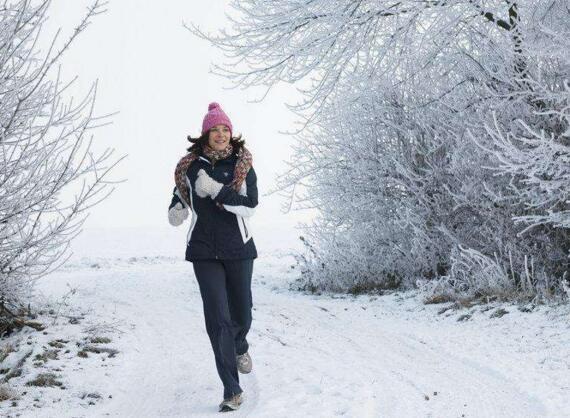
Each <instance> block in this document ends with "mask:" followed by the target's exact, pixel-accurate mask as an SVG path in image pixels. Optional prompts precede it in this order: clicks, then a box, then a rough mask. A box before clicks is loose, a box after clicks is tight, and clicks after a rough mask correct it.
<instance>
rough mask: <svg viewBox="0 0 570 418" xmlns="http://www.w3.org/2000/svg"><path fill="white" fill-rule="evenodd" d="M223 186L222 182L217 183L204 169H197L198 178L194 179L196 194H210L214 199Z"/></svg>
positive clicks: (201, 195)
mask: <svg viewBox="0 0 570 418" xmlns="http://www.w3.org/2000/svg"><path fill="white" fill-rule="evenodd" d="M223 186H224V185H223V184H222V183H218V182H217V181H216V180H214V179H213V178H212V177H210V176H209V175H208V173H206V172H205V171H204V170H200V171H198V178H197V179H196V194H197V195H198V196H200V197H208V196H210V197H211V198H212V199H215V197H216V196H217V195H218V193H220V190H221V189H222V187H223Z"/></svg>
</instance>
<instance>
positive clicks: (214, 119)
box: [202, 102, 233, 136]
mask: <svg viewBox="0 0 570 418" xmlns="http://www.w3.org/2000/svg"><path fill="white" fill-rule="evenodd" d="M216 125H226V126H227V127H228V128H230V136H232V131H233V128H232V122H231V121H230V118H228V115H226V114H225V113H224V111H223V110H222V108H221V107H220V105H219V104H218V103H216V102H212V103H210V104H209V105H208V113H206V116H204V121H203V122H202V134H205V133H206V132H208V131H209V130H210V129H212V128H213V127H214V126H216Z"/></svg>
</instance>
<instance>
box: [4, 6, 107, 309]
mask: <svg viewBox="0 0 570 418" xmlns="http://www.w3.org/2000/svg"><path fill="white" fill-rule="evenodd" d="M49 6H50V1H49V0H44V1H41V2H33V1H30V0H20V1H16V0H14V1H4V2H3V3H2V4H1V5H0V299H1V301H2V307H3V308H4V309H9V308H10V307H12V308H14V307H17V306H18V305H19V304H21V303H23V302H25V298H26V297H27V296H29V292H30V290H31V289H32V285H33V282H34V281H35V280H36V279H37V278H38V277H40V276H42V275H45V274H46V273H48V272H50V271H52V270H53V269H54V268H56V267H58V266H60V265H61V264H62V263H63V262H64V261H65V260H66V259H67V255H68V254H69V252H68V249H69V244H70V241H71V240H72V239H73V238H74V237H75V236H76V235H77V234H78V233H79V232H80V228H81V225H82V223H83V221H84V220H85V217H86V215H87V211H88V209H89V208H91V207H92V206H93V205H95V204H97V203H98V202H100V201H101V200H103V199H105V198H106V197H107V196H108V195H109V193H110V192H111V191H112V190H111V189H110V188H109V187H108V185H109V183H110V182H109V181H107V180H106V179H107V177H108V174H109V172H110V171H111V169H112V168H113V167H114V166H115V165H116V164H117V163H118V160H116V159H112V158H111V155H112V152H113V151H112V150H110V149H107V150H105V151H103V152H102V153H100V154H99V155H95V154H94V153H93V152H92V151H91V145H92V140H93V138H92V130H93V129H94V128H97V127H98V126H101V125H102V124H104V123H105V118H102V117H97V116H95V114H94V104H95V94H96V84H94V85H93V86H92V88H91V89H90V91H89V92H88V93H87V94H86V95H85V97H83V98H82V99H81V100H79V101H74V100H73V98H69V99H66V97H67V91H68V89H69V87H70V85H71V84H72V82H64V81H62V80H61V79H60V76H59V70H58V67H57V65H58V63H59V61H60V59H61V57H62V55H63V53H64V52H65V51H66V50H67V49H68V48H69V47H70V45H71V44H72V43H73V41H74V40H75V39H76V38H77V36H78V35H79V34H80V33H81V32H83V31H84V30H85V28H86V27H87V26H88V25H89V23H90V21H91V19H92V18H93V17H94V16H96V15H97V14H99V13H102V12H103V4H102V3H100V2H99V1H95V2H94V3H93V4H92V5H91V6H90V7H89V9H88V10H87V13H86V14H85V16H84V18H83V19H82V21H81V22H80V23H79V25H78V26H77V27H76V28H75V29H74V30H73V33H72V34H71V36H70V37H69V38H68V39H67V40H65V41H63V42H59V33H58V35H56V36H55V37H54V39H53V40H52V42H51V47H50V48H49V50H48V51H47V52H45V53H42V52H41V51H40V50H39V48H38V46H37V45H38V40H39V39H41V36H42V32H41V28H42V23H43V22H44V21H45V19H46V13H47V11H48V8H49ZM58 45H59V46H58Z"/></svg>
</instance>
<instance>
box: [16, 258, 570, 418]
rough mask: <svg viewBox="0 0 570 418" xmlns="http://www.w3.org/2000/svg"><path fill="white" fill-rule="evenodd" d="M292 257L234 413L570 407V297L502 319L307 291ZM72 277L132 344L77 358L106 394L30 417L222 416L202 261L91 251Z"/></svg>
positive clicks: (98, 318) (260, 269) (481, 413)
mask: <svg viewBox="0 0 570 418" xmlns="http://www.w3.org/2000/svg"><path fill="white" fill-rule="evenodd" d="M289 261H290V260H287V259H284V258H282V257H269V256H268V257H264V258H260V259H258V260H257V261H256V265H255V268H254V270H255V272H254V284H253V295H254V306H255V307H254V309H255V311H254V322H253V326H252V330H251V333H250V337H249V341H250V345H251V349H250V352H251V354H252V357H253V361H254V371H253V373H251V374H250V375H246V376H241V381H242V387H243V388H244V390H245V392H246V402H245V403H244V404H243V406H242V409H241V410H240V411H238V412H235V413H232V414H231V415H232V416H235V417H239V416H244V417H245V416H248V417H309V416H310V417H332V416H348V417H438V418H439V417H462V416H465V417H546V416H550V417H563V416H570V411H569V410H568V409H567V408H568V406H567V405H568V404H567V399H568V396H569V395H570V377H569V376H570V338H569V335H570V332H569V328H568V311H567V310H566V311H565V312H563V311H560V310H554V311H553V312H555V313H554V314H556V315H561V316H562V315H565V316H564V317H561V318H552V317H551V318H550V319H547V313H546V312H538V313H537V312H534V313H532V314H528V313H521V312H519V311H518V310H516V309H514V308H513V307H511V308H509V307H507V310H509V311H510V313H509V314H507V315H505V316H503V317H502V318H497V319H489V316H490V313H491V312H492V311H488V312H481V310H484V308H483V307H477V308H474V309H472V314H473V317H472V318H471V320H469V321H466V322H458V321H457V317H458V316H459V315H460V314H464V313H466V312H467V311H462V312H459V313H458V312H449V313H447V314H443V315H438V314H437V311H438V310H439V309H441V305H438V306H425V305H422V304H420V303H419V302H418V298H417V297H416V296H414V295H411V294H403V295H390V296H383V297H369V296H360V297H346V298H344V297H330V296H312V295H303V294H299V293H293V292H290V291H288V290H287V289H286V285H285V280H284V279H285V278H287V277H288V276H289V275H290V274H294V271H293V270H291V269H290V264H291V263H290V262H289ZM90 266H91V267H90ZM67 283H69V284H71V285H73V286H78V291H77V292H76V294H75V296H74V298H75V302H74V304H76V305H77V304H79V305H81V308H82V310H84V311H88V312H89V314H88V315H87V316H86V318H88V320H89V321H91V322H92V323H91V324H90V325H97V324H98V323H99V324H103V325H104V324H114V325H113V326H114V327H116V328H117V330H118V331H121V332H122V333H119V332H117V334H116V336H115V337H114V339H113V347H114V348H117V349H118V350H119V351H120V353H119V354H118V355H117V357H115V358H114V359H113V360H112V367H108V366H109V364H108V363H109V362H110V360H108V361H107V362H106V363H107V364H106V367H105V368H101V367H99V366H100V365H101V363H96V362H92V363H90V364H91V366H89V367H85V368H81V369H79V370H74V371H71V370H68V371H67V373H68V378H69V379H71V380H73V381H74V383H73V384H69V386H70V387H76V388H78V389H82V390H83V391H89V390H98V391H99V392H101V394H102V395H103V396H102V399H103V400H102V401H100V402H98V403H97V404H96V405H93V406H89V407H86V406H80V407H78V406H73V404H72V403H70V402H58V403H53V404H49V402H47V403H46V404H45V406H44V407H42V408H41V409H39V410H35V411H34V414H33V415H30V416H73V417H78V416H117V417H194V416H196V417H202V416H203V417H207V416H212V417H213V416H219V413H218V412H217V404H218V403H219V401H220V400H221V399H220V398H221V395H222V387H221V384H220V382H219V380H218V377H217V375H216V371H215V366H214V360H213V354H212V352H211V349H210V345H209V341H208V339H207V336H206V332H205V330H204V325H203V317H202V306H201V300H200V295H199V292H198V287H197V284H196V282H195V279H194V277H193V274H192V269H191V264H190V263H185V262H181V261H175V260H174V259H168V258H160V257H157V258H154V259H146V258H141V259H125V260H123V261H118V262H116V261H114V262H110V263H105V262H104V261H102V262H99V263H98V264H97V265H95V266H94V265H93V262H92V261H90V262H88V263H83V264H81V263H79V264H76V265H75V266H73V265H72V266H70V267H68V268H67V269H65V270H64V271H62V272H59V273H57V274H54V275H53V276H52V277H51V278H50V281H49V292H51V293H52V294H53V295H54V296H57V294H58V292H59V293H61V294H63V293H64V292H65V289H66V284H67ZM47 289H48V285H47V283H46V292H47V291H48V290H47ZM544 309H545V310H546V309H547V308H544ZM554 314H551V316H552V315H554ZM446 315H447V316H446ZM89 318H90V319H89ZM85 325H86V326H87V325H88V324H85ZM89 360H91V359H89ZM78 382H81V383H78ZM97 385H98V387H97ZM45 390H46V391H47V392H46V394H47V396H48V397H49V396H51V395H49V393H50V392H49V391H50V389H45ZM53 391H57V389H53ZM60 392H61V391H60ZM109 395H110V396H111V397H109ZM54 396H55V395H54ZM59 396H61V393H59ZM24 416H25V414H24Z"/></svg>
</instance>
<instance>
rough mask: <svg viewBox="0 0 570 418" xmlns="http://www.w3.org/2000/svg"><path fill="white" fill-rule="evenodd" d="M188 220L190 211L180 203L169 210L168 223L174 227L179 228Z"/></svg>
mask: <svg viewBox="0 0 570 418" xmlns="http://www.w3.org/2000/svg"><path fill="white" fill-rule="evenodd" d="M186 218H188V209H187V208H185V207H184V206H182V203H180V202H178V203H177V204H176V205H174V206H173V207H172V208H170V209H169V210H168V222H169V223H170V225H172V226H179V225H181V224H182V222H184V220H186Z"/></svg>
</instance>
